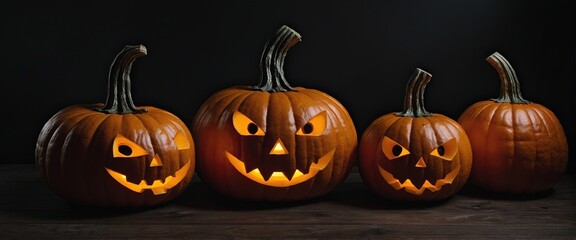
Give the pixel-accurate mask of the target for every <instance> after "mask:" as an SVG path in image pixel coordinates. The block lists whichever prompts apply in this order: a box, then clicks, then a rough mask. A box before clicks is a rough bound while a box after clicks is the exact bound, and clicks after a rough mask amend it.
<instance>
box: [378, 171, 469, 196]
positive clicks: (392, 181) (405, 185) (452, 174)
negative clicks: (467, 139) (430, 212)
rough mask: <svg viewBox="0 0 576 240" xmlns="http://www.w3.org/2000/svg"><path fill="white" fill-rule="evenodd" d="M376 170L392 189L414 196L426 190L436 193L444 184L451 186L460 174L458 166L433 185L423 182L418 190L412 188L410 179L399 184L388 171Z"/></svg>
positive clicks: (426, 181)
mask: <svg viewBox="0 0 576 240" xmlns="http://www.w3.org/2000/svg"><path fill="white" fill-rule="evenodd" d="M378 170H380V175H382V177H383V178H384V180H385V181H386V182H387V183H388V184H389V185H390V186H392V187H393V188H394V189H396V190H400V189H402V188H404V190H405V191H406V192H408V193H411V194H414V195H422V193H424V191H425V190H426V189H428V190H430V191H431V192H436V191H439V190H440V189H442V186H444V185H446V184H451V183H452V181H454V179H455V178H456V176H457V175H458V172H460V166H458V167H456V168H455V169H453V170H452V171H450V173H448V174H447V175H446V177H444V178H442V179H439V180H437V181H436V183H435V184H432V183H431V182H430V181H428V180H425V181H424V183H423V184H422V186H420V187H419V188H418V187H416V186H414V184H413V183H412V181H410V179H406V180H405V181H404V182H400V180H398V179H397V178H395V177H394V175H392V173H389V172H388V171H386V170H384V169H383V168H382V167H380V166H379V165H378Z"/></svg>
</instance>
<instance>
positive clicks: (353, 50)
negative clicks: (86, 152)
mask: <svg viewBox="0 0 576 240" xmlns="http://www.w3.org/2000/svg"><path fill="white" fill-rule="evenodd" d="M575 2H576V1H573V0H572V1H566V0H546V1H521V0H515V1H510V0H506V1H503V0H474V1H456V0H450V1H429V0H421V1H382V0H379V1H376V0H372V1H352V0H347V1H346V0H335V1H273V0H261V1H214V0H212V1H205V0H204V1H182V2H176V1H70V2H62V1H37V2H26V1H22V2H18V3H10V4H7V3H3V5H4V6H3V7H2V8H1V9H2V10H0V11H1V12H2V14H0V18H1V19H2V21H1V27H0V34H1V35H0V47H1V48H2V52H1V53H0V56H1V57H0V59H1V60H0V61H1V62H0V73H1V75H0V78H1V83H2V87H1V88H0V91H2V92H1V97H2V99H1V102H2V115H1V116H2V119H3V124H2V126H3V127H2V131H1V132H2V138H1V139H2V142H1V144H0V153H2V156H1V157H0V159H1V160H0V161H1V162H2V163H34V148H35V142H36V139H37V136H38V134H39V132H40V130H41V128H42V126H43V125H44V123H45V122H46V121H47V120H48V119H49V118H50V117H51V116H52V115H53V114H55V113H56V112H57V111H59V110H60V109H62V108H64V107H66V106H69V105H73V104H78V103H95V102H103V101H104V100H105V98H106V87H107V81H108V80H107V76H108V69H109V67H110V64H111V63H112V60H113V58H114V57H115V56H116V54H117V53H118V52H119V51H120V50H121V49H122V48H123V47H124V46H125V45H128V44H130V45H132V44H144V45H145V46H146V47H147V48H148V56H144V57H142V58H140V59H138V60H137V61H136V62H135V64H134V67H133V70H132V95H133V98H134V101H135V103H136V105H140V106H142V105H152V106H156V107H159V108H162V109H164V110H167V111H170V112H172V113H174V114H176V115H177V116H179V117H180V118H181V119H182V120H183V121H185V122H186V123H188V124H190V123H191V121H192V117H193V116H194V113H195V111H196V110H197V109H198V107H199V106H200V104H202V102H203V101H204V100H205V99H206V98H208V97H209V96H210V95H211V94H213V93H214V92H216V91H218V90H220V89H224V88H227V87H231V86H235V85H254V84H256V83H258V80H259V66H258V65H259V58H260V54H261V52H262V50H263V47H264V44H265V43H266V41H268V39H269V38H270V36H271V35H272V34H273V33H274V32H275V31H276V30H277V29H278V28H279V27H280V26H281V25H284V24H285V25H288V26H290V27H291V28H293V29H294V30H296V31H297V32H299V33H300V34H301V35H302V42H300V43H299V44H297V45H296V46H294V47H293V48H292V49H291V50H290V52H289V54H288V56H287V59H286V65H285V72H286V77H287V79H288V80H289V82H290V83H291V84H292V86H301V87H307V88H315V89H318V90H321V91H324V92H326V93H328V94H330V95H332V96H333V97H335V98H337V99H338V100H340V102H341V103H342V104H343V105H344V106H345V107H346V108H347V109H348V111H349V112H350V114H351V116H352V118H353V120H354V121H355V124H356V128H357V131H358V137H359V138H360V136H361V134H362V132H363V131H364V129H365V128H366V127H367V126H368V125H369V124H370V123H371V122H372V121H373V120H374V119H376V118H377V117H379V116H381V115H383V114H386V113H389V112H394V111H400V110H401V109H402V104H403V96H404V87H405V84H406V82H407V81H408V78H409V77H410V76H411V74H412V72H413V71H414V69H415V68H416V67H420V68H422V69H424V70H426V71H428V72H430V73H431V74H432V75H433V78H432V81H431V82H430V83H429V84H428V87H427V88H426V94H425V99H426V107H427V110H429V111H430V112H434V113H442V114H444V115H447V116H448V117H451V118H453V119H457V118H458V116H459V115H460V113H461V112H462V111H464V109H466V108H467V107H468V106H470V105H471V104H473V103H475V102H477V101H481V100H487V99H490V98H495V97H498V94H499V87H500V83H499V78H498V75H497V73H496V71H495V70H494V69H493V68H492V67H491V66H490V64H488V62H486V61H485V59H486V57H488V56H489V55H490V54H492V53H494V52H495V51H498V52H500V53H501V54H502V55H504V57H506V58H507V59H508V60H509V61H510V62H511V64H512V65H513V67H514V68H515V70H516V73H517V75H518V77H519V79H520V82H521V89H522V93H523V96H524V97H525V98H526V99H528V100H531V101H533V102H536V103H540V104H542V105H544V106H546V107H547V108H549V109H550V110H552V111H553V112H554V113H555V114H556V116H557V117H558V118H559V120H560V122H561V123H562V125H563V127H564V131H565V133H566V135H567V137H568V141H569V144H570V149H571V150H573V151H572V152H571V153H570V158H571V160H570V164H569V171H570V172H573V171H574V169H575V167H574V165H575V164H574V162H575V160H574V155H575V154H574V153H573V152H574V151H576V145H575V140H574V139H575V138H576V135H575V131H576V130H575V127H574V125H576V119H575V109H576V86H575V85H576V84H575V83H574V80H575V78H574V69H575V67H576V47H575V42H576V41H575V39H574V30H575V20H576V18H575V12H576V7H575V5H576V4H575Z"/></svg>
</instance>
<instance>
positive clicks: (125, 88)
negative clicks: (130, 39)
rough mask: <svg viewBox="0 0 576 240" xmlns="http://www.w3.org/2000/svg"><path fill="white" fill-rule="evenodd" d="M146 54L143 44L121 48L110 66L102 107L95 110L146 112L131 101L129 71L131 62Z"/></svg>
mask: <svg viewBox="0 0 576 240" xmlns="http://www.w3.org/2000/svg"><path fill="white" fill-rule="evenodd" d="M146 54H147V50H146V47H144V45H136V46H130V45H127V46H126V47H124V49H122V51H121V52H120V53H118V55H116V58H114V61H113V62H112V66H110V73H109V75H108V97H107V98H106V104H104V106H103V107H99V108H96V109H95V110H96V111H100V112H103V113H108V114H112V113H116V114H127V113H143V112H147V110H146V109H145V108H136V106H135V105H134V102H132V94H131V93H130V71H131V70H132V63H133V62H134V61H135V60H136V58H139V57H141V56H144V55H146Z"/></svg>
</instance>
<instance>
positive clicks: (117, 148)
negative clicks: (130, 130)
mask: <svg viewBox="0 0 576 240" xmlns="http://www.w3.org/2000/svg"><path fill="white" fill-rule="evenodd" d="M112 148H113V150H112V155H113V157H115V158H133V157H140V156H144V155H147V154H148V151H146V150H145V149H144V148H142V147H141V146H140V145H138V144H137V143H135V142H132V141H130V140H128V138H126V137H124V136H122V135H120V134H118V135H116V138H114V143H113V144H112Z"/></svg>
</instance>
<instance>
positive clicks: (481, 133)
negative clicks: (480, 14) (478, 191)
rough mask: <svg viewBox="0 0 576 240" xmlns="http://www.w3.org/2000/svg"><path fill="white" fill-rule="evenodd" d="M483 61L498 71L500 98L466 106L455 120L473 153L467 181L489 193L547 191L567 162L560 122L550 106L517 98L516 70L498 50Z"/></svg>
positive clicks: (566, 147)
mask: <svg viewBox="0 0 576 240" xmlns="http://www.w3.org/2000/svg"><path fill="white" fill-rule="evenodd" d="M486 60H487V61H488V62H489V63H490V64H491V65H492V66H493V67H494V68H495V69H496V71H497V72H498V74H499V75H500V81H501V85H500V86H501V87H500V97H498V98H497V99H493V100H487V101H481V102H477V103H475V104H473V105H471V106H470V107H468V108H467V109H466V110H465V111H464V112H463V113H462V114H461V115H460V117H459V119H458V122H459V123H460V124H461V125H462V127H463V128H464V130H466V133H467V134H468V136H469V137H470V142H471V144H472V150H473V152H474V165H473V168H472V173H471V177H470V178H471V182H472V183H473V184H475V185H476V186H478V187H480V188H483V189H485V190H488V191H493V192H507V193H536V192H541V191H544V190H547V189H549V188H551V187H552V186H553V185H554V184H555V183H556V182H557V181H558V180H559V179H560V177H561V176H562V175H563V173H564V172H565V171H566V167H567V164H568V143H567V141H566V136H565V135H564V130H563V128H562V125H561V124H560V121H559V120H558V119H557V118H556V116H555V115H554V113H553V112H552V111H550V110H549V109H547V108H546V107H544V106H542V105H540V104H537V103H533V102H530V101H527V100H525V99H524V98H522V95H521V93H520V85H519V81H518V78H517V76H516V72H515V71H514V69H513V68H512V66H511V65H510V63H509V62H508V60H506V59H505V58H504V57H503V56H502V55H501V54H499V53H497V52H496V53H494V54H492V55H491V56H489V57H488V58H487V59H486Z"/></svg>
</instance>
